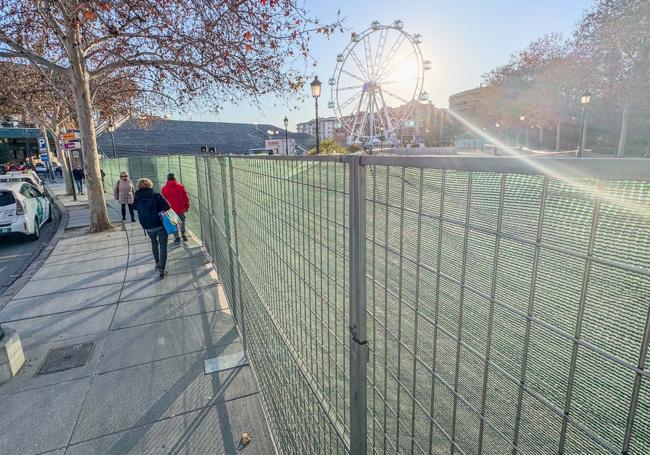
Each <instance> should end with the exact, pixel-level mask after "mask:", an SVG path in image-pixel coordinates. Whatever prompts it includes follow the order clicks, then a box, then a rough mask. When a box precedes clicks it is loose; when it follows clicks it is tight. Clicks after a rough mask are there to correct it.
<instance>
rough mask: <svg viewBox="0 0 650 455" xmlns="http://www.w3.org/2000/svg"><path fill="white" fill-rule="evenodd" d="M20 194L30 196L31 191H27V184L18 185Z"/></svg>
mask: <svg viewBox="0 0 650 455" xmlns="http://www.w3.org/2000/svg"><path fill="white" fill-rule="evenodd" d="M20 194H22V195H23V196H25V197H26V198H28V199H29V198H32V197H33V196H32V193H31V191H29V185H23V186H21V187H20Z"/></svg>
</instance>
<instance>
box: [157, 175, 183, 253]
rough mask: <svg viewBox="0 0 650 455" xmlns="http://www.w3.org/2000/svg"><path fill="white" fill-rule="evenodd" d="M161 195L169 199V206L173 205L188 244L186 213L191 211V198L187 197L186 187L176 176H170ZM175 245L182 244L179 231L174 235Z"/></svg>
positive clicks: (181, 233) (181, 231)
mask: <svg viewBox="0 0 650 455" xmlns="http://www.w3.org/2000/svg"><path fill="white" fill-rule="evenodd" d="M161 193H162V195H163V197H164V198H165V199H167V202H169V205H171V207H172V210H173V211H174V212H176V215H178V219H179V220H180V235H181V236H182V237H183V242H187V236H186V235H185V213H187V211H188V210H189V209H190V198H189V197H188V196H187V191H185V187H184V186H183V185H181V184H180V183H178V182H177V181H176V176H175V175H174V174H168V175H167V183H166V184H165V186H163V187H162V190H161ZM174 243H175V244H176V245H178V244H180V243H181V238H180V236H179V232H178V231H176V234H174Z"/></svg>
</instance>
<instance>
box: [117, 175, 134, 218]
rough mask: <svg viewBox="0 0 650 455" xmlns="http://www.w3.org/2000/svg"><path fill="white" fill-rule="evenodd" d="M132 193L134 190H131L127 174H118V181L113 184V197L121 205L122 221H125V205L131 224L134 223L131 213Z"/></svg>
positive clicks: (130, 182)
mask: <svg viewBox="0 0 650 455" xmlns="http://www.w3.org/2000/svg"><path fill="white" fill-rule="evenodd" d="M134 193H135V188H133V182H132V181H131V179H130V178H129V174H127V172H126V171H122V172H120V179H119V180H118V181H117V182H115V186H114V187H113V196H115V200H116V201H119V203H120V205H122V221H126V206H127V205H128V206H129V213H130V214H131V222H133V221H135V213H134V212H133V197H134Z"/></svg>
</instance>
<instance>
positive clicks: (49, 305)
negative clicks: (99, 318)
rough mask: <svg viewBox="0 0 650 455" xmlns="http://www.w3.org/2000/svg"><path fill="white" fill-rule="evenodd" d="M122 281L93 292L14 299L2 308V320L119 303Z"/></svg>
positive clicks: (95, 289) (67, 292) (73, 291)
mask: <svg viewBox="0 0 650 455" xmlns="http://www.w3.org/2000/svg"><path fill="white" fill-rule="evenodd" d="M121 290H122V283H116V284H108V285H105V286H97V287H94V288H92V292H90V291H89V292H79V291H77V290H72V291H65V292H59V293H56V294H50V295H45V296H43V295H40V296H36V297H28V298H25V299H14V300H12V301H10V302H9V303H8V304H7V306H5V307H4V308H3V309H2V310H0V322H4V321H15V320H18V319H26V318H33V317H38V316H45V315H48V314H56V313H62V312H66V311H74V310H81V309H84V308H92V307H98V306H103V305H111V304H114V303H117V301H118V299H119V297H120V291H121Z"/></svg>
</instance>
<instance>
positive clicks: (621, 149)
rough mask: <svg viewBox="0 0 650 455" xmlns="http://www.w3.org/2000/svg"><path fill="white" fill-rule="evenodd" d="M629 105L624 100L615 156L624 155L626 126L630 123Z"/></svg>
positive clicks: (621, 156)
mask: <svg viewBox="0 0 650 455" xmlns="http://www.w3.org/2000/svg"><path fill="white" fill-rule="evenodd" d="M629 114H630V106H629V103H628V102H627V101H626V102H625V106H623V116H622V117H621V136H620V138H619V139H618V150H616V158H623V157H624V156H625V144H626V142H627V128H628V125H629V123H630V115H629Z"/></svg>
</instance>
